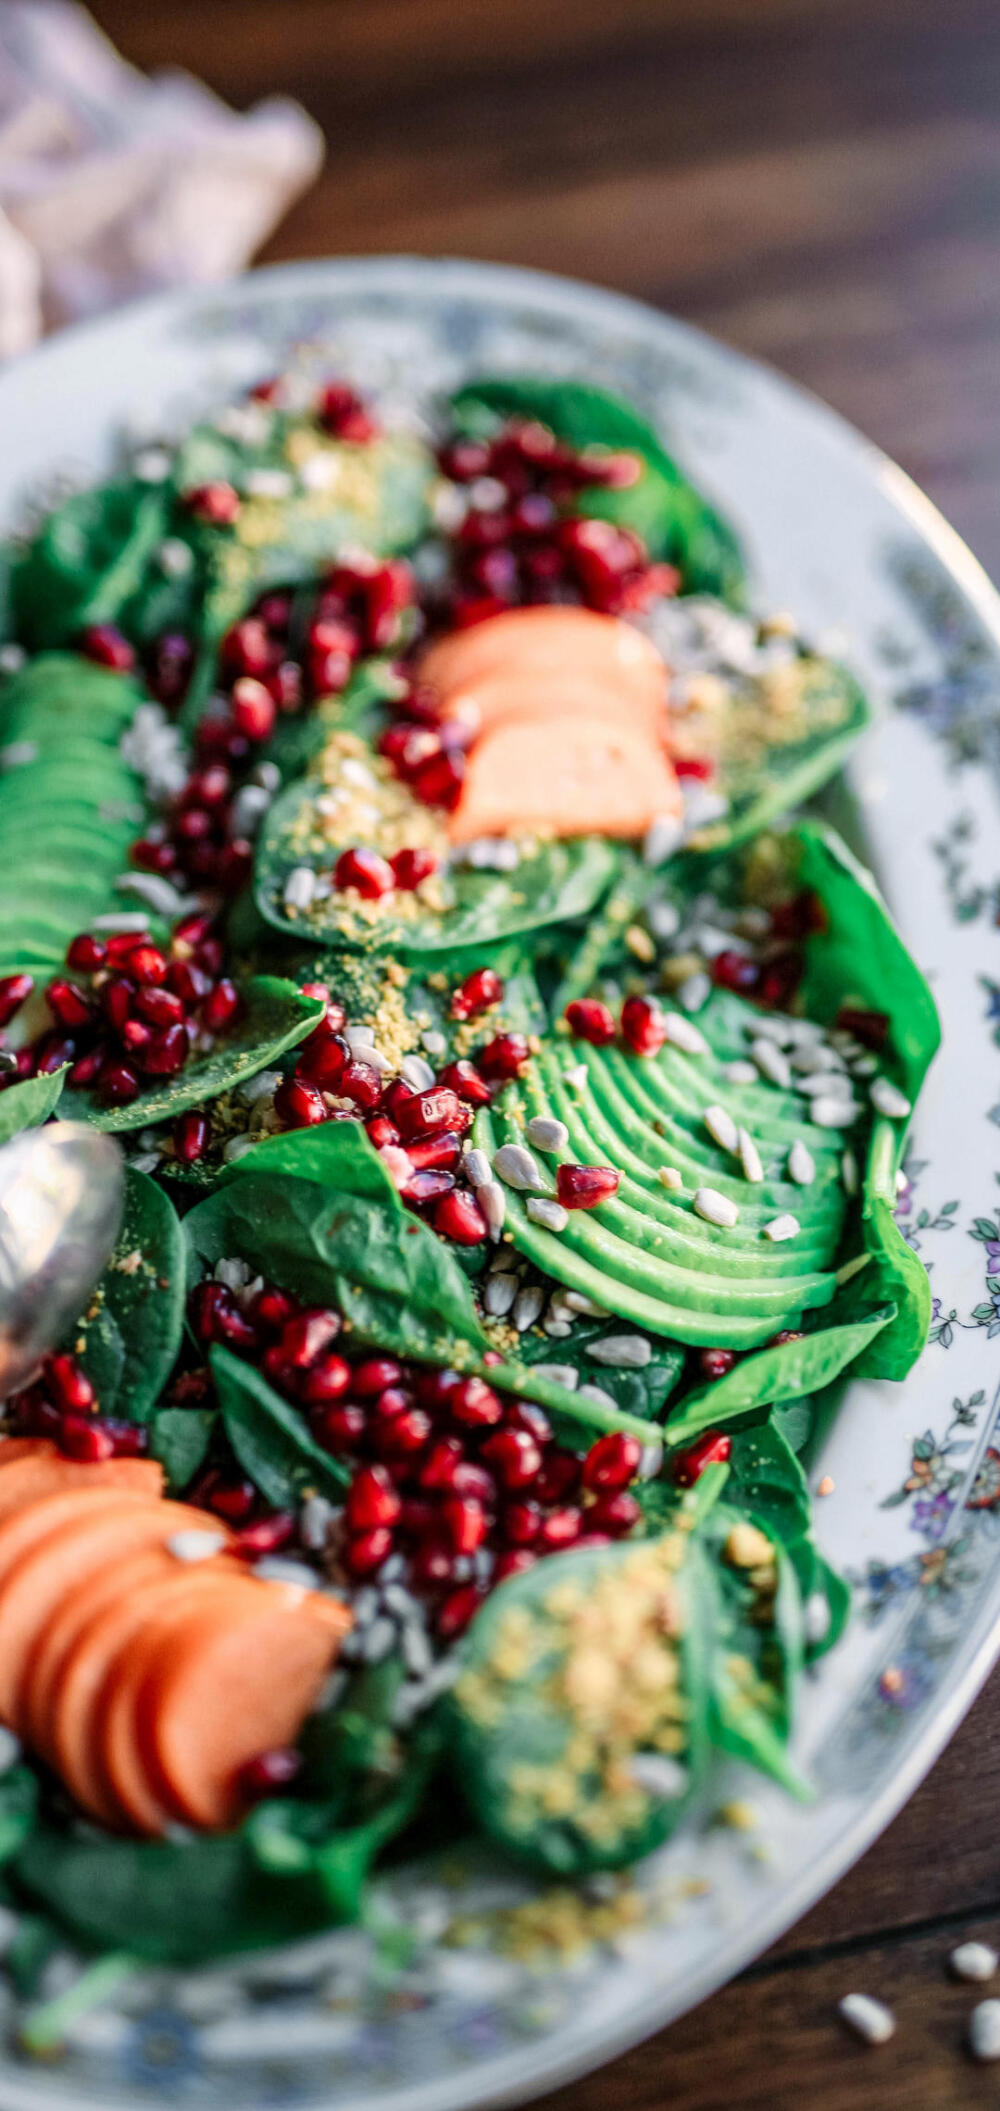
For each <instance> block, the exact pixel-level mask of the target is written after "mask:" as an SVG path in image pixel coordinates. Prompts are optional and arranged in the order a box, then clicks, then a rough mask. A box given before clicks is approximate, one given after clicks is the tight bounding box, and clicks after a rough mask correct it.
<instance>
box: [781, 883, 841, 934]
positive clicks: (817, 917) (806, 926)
mask: <svg viewBox="0 0 1000 2111" xmlns="http://www.w3.org/2000/svg"><path fill="white" fill-rule="evenodd" d="M826 928H827V915H826V910H825V909H824V907H823V904H822V902H821V900H820V898H819V895H818V894H815V893H814V892H813V890H812V888H811V887H804V888H803V889H802V890H801V892H800V893H798V894H795V895H793V896H792V897H791V899H790V900H789V901H787V902H779V903H778V905H777V907H776V908H774V909H772V911H771V929H772V931H773V932H774V935H775V937H776V938H811V937H812V936H813V935H814V934H815V933H816V932H818V931H825V930H826Z"/></svg>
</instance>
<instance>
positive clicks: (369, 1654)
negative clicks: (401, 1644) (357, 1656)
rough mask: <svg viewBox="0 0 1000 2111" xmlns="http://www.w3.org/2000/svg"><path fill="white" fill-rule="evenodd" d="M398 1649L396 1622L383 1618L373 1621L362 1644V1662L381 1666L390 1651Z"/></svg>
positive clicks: (366, 1630)
mask: <svg viewBox="0 0 1000 2111" xmlns="http://www.w3.org/2000/svg"><path fill="white" fill-rule="evenodd" d="M395 1647H396V1622H395V1620H389V1619H387V1618H386V1617H385V1616H383V1618H382V1619H380V1620H373V1621H372V1624H371V1626H370V1627H368V1628H366V1629H365V1633H364V1636H363V1638H362V1643H361V1660H362V1663H364V1664H381V1662H382V1660H383V1658H384V1657H387V1656H388V1655H389V1652H390V1650H392V1649H395Z"/></svg>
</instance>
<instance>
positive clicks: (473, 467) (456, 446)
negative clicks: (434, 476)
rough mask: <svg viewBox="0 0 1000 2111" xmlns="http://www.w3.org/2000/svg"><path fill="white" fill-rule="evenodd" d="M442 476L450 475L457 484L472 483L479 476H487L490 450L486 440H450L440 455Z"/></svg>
mask: <svg viewBox="0 0 1000 2111" xmlns="http://www.w3.org/2000/svg"><path fill="white" fill-rule="evenodd" d="M438 459H439V462H440V465H441V474H442V476H449V477H451V478H452V479H453V481H454V482H455V483H456V484H471V483H472V481H473V479H474V478H475V477H477V476H485V475H486V472H487V470H488V469H489V466H490V450H489V448H488V446H487V444H486V442H485V440H449V441H448V442H447V444H446V445H445V446H444V447H442V449H441V452H440V455H439V457H438Z"/></svg>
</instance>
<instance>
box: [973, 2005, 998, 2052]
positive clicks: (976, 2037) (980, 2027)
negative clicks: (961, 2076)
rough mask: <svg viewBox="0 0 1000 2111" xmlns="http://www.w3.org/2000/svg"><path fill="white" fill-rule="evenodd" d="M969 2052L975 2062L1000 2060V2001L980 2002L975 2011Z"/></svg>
mask: <svg viewBox="0 0 1000 2111" xmlns="http://www.w3.org/2000/svg"><path fill="white" fill-rule="evenodd" d="M969 2051H970V2052H971V2054H972V2057H973V2059H974V2060H984V2061H986V2060H1000V2001H995V2000H990V2001H980V2002H979V2004H978V2006H977V2007H976V2008H974V2009H973V2011H972V2014H971V2016H970V2017H969Z"/></svg>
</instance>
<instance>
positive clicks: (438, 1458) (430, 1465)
mask: <svg viewBox="0 0 1000 2111" xmlns="http://www.w3.org/2000/svg"><path fill="white" fill-rule="evenodd" d="M464 1456H465V1454H464V1452H463V1450H462V1446H461V1444H460V1443H459V1440H458V1438H457V1437H439V1438H438V1440H437V1443H436V1444H433V1445H432V1446H431V1449H430V1452H429V1453H428V1456H427V1458H426V1459H425V1460H424V1463H423V1465H422V1467H421V1469H420V1475H419V1480H420V1486H421V1488H425V1489H427V1491H428V1492H429V1493H431V1494H438V1493H444V1492H448V1493H450V1492H451V1490H452V1489H453V1488H454V1486H455V1474H456V1472H457V1469H458V1468H459V1466H461V1464H462V1462H463V1459H464Z"/></svg>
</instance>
